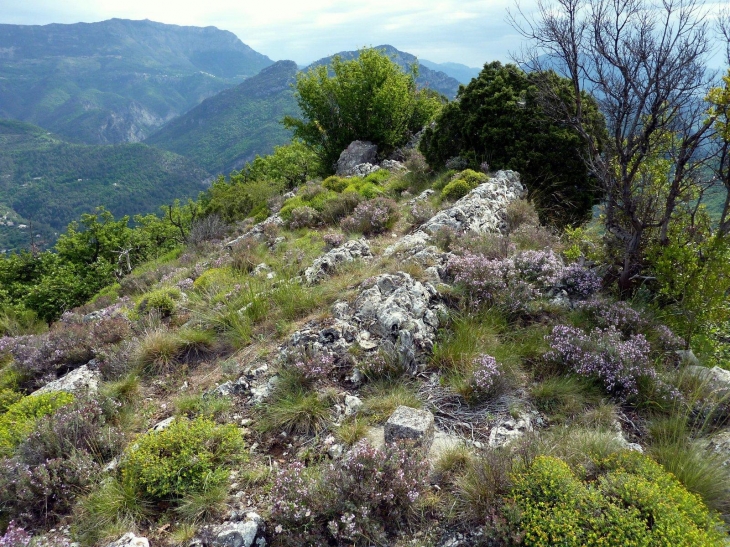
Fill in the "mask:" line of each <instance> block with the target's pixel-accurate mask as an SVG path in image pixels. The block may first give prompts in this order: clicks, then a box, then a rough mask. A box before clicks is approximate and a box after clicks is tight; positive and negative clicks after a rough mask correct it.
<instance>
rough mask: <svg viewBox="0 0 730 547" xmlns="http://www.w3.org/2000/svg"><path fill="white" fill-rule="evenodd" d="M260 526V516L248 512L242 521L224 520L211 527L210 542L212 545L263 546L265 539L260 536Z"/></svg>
mask: <svg viewBox="0 0 730 547" xmlns="http://www.w3.org/2000/svg"><path fill="white" fill-rule="evenodd" d="M262 528H263V521H262V520H261V517H260V516H259V515H257V514H256V513H248V514H246V519H245V520H243V521H239V522H226V523H223V524H222V525H220V526H217V527H215V528H213V529H212V530H211V532H212V535H213V542H212V544H213V546H214V547H252V546H253V545H255V546H256V547H263V546H264V545H266V540H265V539H264V538H263V537H262V534H261V532H262ZM257 536H258V539H257Z"/></svg>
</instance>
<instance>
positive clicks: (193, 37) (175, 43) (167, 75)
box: [0, 19, 273, 144]
mask: <svg viewBox="0 0 730 547" xmlns="http://www.w3.org/2000/svg"><path fill="white" fill-rule="evenodd" d="M272 62H273V61H271V60H270V59H269V58H268V57H266V56H265V55H262V54H260V53H257V52H255V51H254V50H252V49H251V48H250V47H248V46H247V45H245V44H244V43H242V42H241V41H240V40H239V39H238V38H236V36H235V35H234V34H232V33H230V32H227V31H222V30H218V29H216V28H214V27H206V28H201V27H180V26H176V25H165V24H162V23H155V22H152V21H146V20H145V21H130V20H124V19H112V20H109V21H102V22H100V23H78V24H73V25H57V24H54V25H45V26H23V25H0V117H2V118H12V119H17V120H22V121H26V122H29V123H33V124H36V125H39V126H42V127H44V128H46V129H48V130H51V131H53V132H54V133H57V134H59V135H62V136H64V137H65V138H67V139H69V140H73V141H77V142H83V143H88V144H104V143H121V142H136V141H140V140H142V139H144V138H145V137H146V136H147V135H149V134H150V133H151V132H152V131H153V130H154V129H155V128H157V127H159V126H161V125H162V124H163V123H164V122H166V121H168V120H170V119H172V118H174V117H176V116H179V115H180V114H182V113H184V112H186V111H187V110H188V109H190V108H191V107H193V106H195V105H196V104H198V103H199V102H200V101H201V100H203V99H204V98H206V97H209V96H212V95H214V94H216V93H217V92H219V91H221V90H223V89H225V88H227V87H231V86H232V85H235V84H236V83H238V82H240V81H241V80H243V79H244V78H246V77H249V76H253V75H254V74H256V73H257V72H259V71H260V70H261V69H262V68H264V67H266V66H268V65H270V64H271V63H272Z"/></svg>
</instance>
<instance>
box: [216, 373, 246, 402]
mask: <svg viewBox="0 0 730 547" xmlns="http://www.w3.org/2000/svg"><path fill="white" fill-rule="evenodd" d="M250 389H251V385H250V384H249V383H248V381H247V380H246V378H244V377H243V376H242V377H240V378H239V379H238V380H236V381H235V382H232V381H228V382H224V383H222V384H221V385H219V386H218V387H216V388H214V389H212V390H210V391H209V392H206V395H212V396H214V397H233V396H241V395H245V394H246V393H248V392H249V390H250Z"/></svg>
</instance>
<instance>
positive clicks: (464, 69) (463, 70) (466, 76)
mask: <svg viewBox="0 0 730 547" xmlns="http://www.w3.org/2000/svg"><path fill="white" fill-rule="evenodd" d="M419 62H420V63H421V64H422V65H423V66H426V67H428V68H430V69H431V70H437V71H441V72H443V73H444V74H448V75H449V76H451V77H452V78H455V79H457V80H459V82H460V83H462V84H464V85H466V84H468V83H469V82H471V80H472V78H476V77H477V76H479V73H480V72H481V71H482V69H481V68H476V67H471V66H466V65H462V64H461V63H434V62H433V61H427V60H426V59H419Z"/></svg>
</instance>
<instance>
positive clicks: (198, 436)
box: [121, 418, 243, 501]
mask: <svg viewBox="0 0 730 547" xmlns="http://www.w3.org/2000/svg"><path fill="white" fill-rule="evenodd" d="M242 447H243V444H242V439H241V433H240V431H239V430H238V428H237V427H236V426H235V425H233V424H227V425H216V424H215V423H214V422H212V421H210V420H209V419H206V418H197V419H195V420H187V419H177V420H175V421H174V422H173V423H172V424H171V425H170V426H168V427H167V428H166V429H164V430H162V431H150V432H148V433H145V434H144V435H141V436H140V437H139V438H138V439H137V441H136V442H135V443H133V444H132V446H131V448H129V449H128V450H127V452H126V454H125V456H124V458H123V460H122V464H121V472H122V482H123V484H124V485H126V486H128V487H131V488H134V489H136V491H137V492H138V493H139V495H140V496H141V497H143V498H145V499H148V500H150V501H165V500H171V499H172V500H175V499H179V498H180V497H182V496H184V495H186V494H190V493H193V492H200V491H203V490H204V489H206V488H210V486H211V485H213V484H221V483H223V482H225V480H226V479H227V478H228V469H227V468H226V464H228V463H230V462H231V461H232V460H233V459H235V457H236V456H238V455H240V454H241V450H242Z"/></svg>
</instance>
